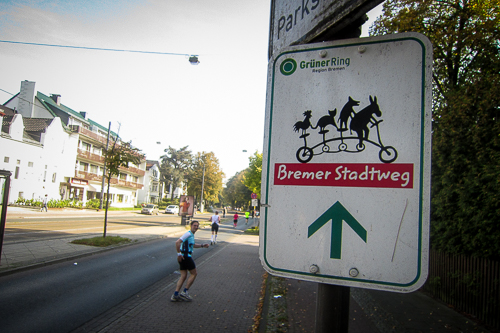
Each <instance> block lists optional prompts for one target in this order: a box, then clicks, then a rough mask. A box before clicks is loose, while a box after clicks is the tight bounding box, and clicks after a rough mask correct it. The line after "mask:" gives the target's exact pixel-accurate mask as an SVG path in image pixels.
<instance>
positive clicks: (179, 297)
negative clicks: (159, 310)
mask: <svg viewBox="0 0 500 333" xmlns="http://www.w3.org/2000/svg"><path fill="white" fill-rule="evenodd" d="M170 301H171V302H180V301H182V298H181V296H180V295H177V296H175V294H173V295H172V297H170Z"/></svg>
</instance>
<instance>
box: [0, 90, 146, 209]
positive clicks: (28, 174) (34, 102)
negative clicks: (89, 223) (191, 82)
mask: <svg viewBox="0 0 500 333" xmlns="http://www.w3.org/2000/svg"><path fill="white" fill-rule="evenodd" d="M4 109H5V110H10V111H9V113H10V114H7V113H6V112H4V114H5V116H3V117H2V132H1V137H0V140H1V141H0V147H1V150H0V159H1V160H0V169H6V170H10V171H12V172H13V175H14V177H13V179H12V182H11V190H10V195H9V201H10V202H15V201H16V200H17V198H19V197H23V198H28V199H38V198H42V197H43V196H44V195H45V194H48V196H49V198H52V199H73V200H79V201H82V202H84V203H85V202H86V201H87V200H90V199H100V198H101V192H104V194H105V193H106V188H104V189H103V188H102V178H103V177H102V175H103V170H104V157H103V148H105V147H106V144H107V140H108V139H107V136H108V129H107V128H106V127H104V126H101V125H100V124H98V123H96V122H94V121H92V120H91V119H88V118H87V115H86V112H76V111H74V110H73V109H71V108H69V107H67V106H65V105H63V104H62V103H61V96H60V95H51V96H50V97H49V96H47V95H44V94H42V93H40V92H35V82H30V81H23V82H21V90H20V92H19V93H18V94H16V95H15V96H14V97H12V98H11V99H10V100H8V101H7V102H6V103H5V104H4ZM110 136H111V139H110V141H111V143H112V142H114V139H116V137H117V134H116V133H113V132H111V133H110ZM119 142H120V140H118V143H119ZM2 161H3V163H2ZM6 161H7V162H6ZM145 169H146V160H145V159H144V160H142V162H141V163H140V165H130V166H129V167H128V168H123V169H121V170H120V175H119V176H118V177H114V178H112V179H111V186H110V204H111V206H116V207H131V206H135V205H136V204H137V191H138V190H140V189H142V187H143V184H144V176H145V173H146V171H145ZM16 175H17V176H16Z"/></svg>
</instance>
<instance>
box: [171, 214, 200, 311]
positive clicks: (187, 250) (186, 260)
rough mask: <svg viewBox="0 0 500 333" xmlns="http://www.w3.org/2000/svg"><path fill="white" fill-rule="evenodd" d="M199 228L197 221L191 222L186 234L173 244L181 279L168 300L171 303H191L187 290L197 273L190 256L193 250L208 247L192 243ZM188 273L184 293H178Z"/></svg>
mask: <svg viewBox="0 0 500 333" xmlns="http://www.w3.org/2000/svg"><path fill="white" fill-rule="evenodd" d="M199 227H200V223H199V222H198V221H191V230H189V231H188V232H186V233H185V234H184V235H182V236H181V238H179V239H178V240H177V241H176V242H175V249H176V250H177V261H178V262H179V267H180V271H181V277H180V278H179V280H178V281H177V286H176V288H175V292H174V294H173V295H172V297H171V298H170V300H171V301H172V302H178V301H188V302H191V301H192V300H193V298H192V297H191V296H190V295H189V291H188V290H189V288H191V286H192V285H193V282H194V280H195V279H196V275H197V274H198V272H197V271H196V264H195V263H194V260H193V257H192V256H191V255H192V253H193V249H194V248H200V247H208V246H209V245H208V244H196V243H195V241H194V234H195V233H196V231H197V230H198V228H199ZM188 271H189V278H188V279H187V283H186V287H185V288H184V291H183V292H181V293H179V291H180V290H181V289H182V285H183V284H184V282H185V281H186V278H187V276H188Z"/></svg>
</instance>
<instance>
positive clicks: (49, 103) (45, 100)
mask: <svg viewBox="0 0 500 333" xmlns="http://www.w3.org/2000/svg"><path fill="white" fill-rule="evenodd" d="M36 98H38V100H39V101H40V103H42V104H43V105H44V106H45V107H46V108H47V110H49V111H53V109H54V108H56V109H59V110H61V111H63V112H65V113H67V114H69V115H70V116H72V117H74V118H78V119H79V120H81V121H82V122H84V123H88V121H87V119H85V118H84V117H83V116H82V115H81V114H80V112H76V111H75V110H73V109H71V108H68V107H67V106H66V105H64V104H59V105H57V103H56V102H54V100H53V99H52V98H50V97H48V96H47V95H44V94H42V93H41V92H39V91H37V93H36ZM54 116H55V115H54Z"/></svg>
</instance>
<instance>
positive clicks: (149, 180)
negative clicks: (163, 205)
mask: <svg viewBox="0 0 500 333" xmlns="http://www.w3.org/2000/svg"><path fill="white" fill-rule="evenodd" d="M160 194H161V187H160V165H159V163H158V161H152V160H146V174H145V176H144V187H143V188H142V189H141V190H139V191H138V194H137V195H138V203H159V202H160V200H161V199H162V198H161V195H160Z"/></svg>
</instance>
